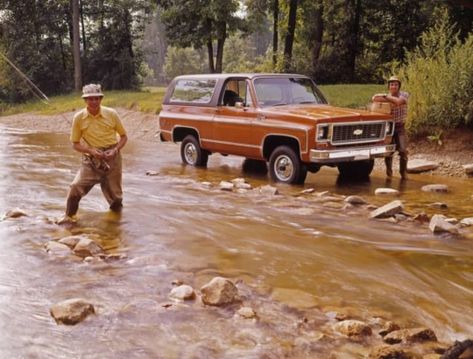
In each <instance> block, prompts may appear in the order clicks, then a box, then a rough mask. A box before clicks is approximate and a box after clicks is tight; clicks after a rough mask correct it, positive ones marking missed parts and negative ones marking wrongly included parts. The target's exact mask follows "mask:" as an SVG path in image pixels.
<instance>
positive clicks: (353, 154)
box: [310, 145, 396, 163]
mask: <svg viewBox="0 0 473 359" xmlns="http://www.w3.org/2000/svg"><path fill="white" fill-rule="evenodd" d="M395 150H396V145H382V146H369V147H352V148H349V149H348V148H345V149H340V150H310V162H314V163H336V162H345V161H361V160H369V159H371V158H375V157H386V156H389V155H391V154H392V153H394V151H395Z"/></svg>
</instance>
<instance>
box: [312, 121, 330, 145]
mask: <svg viewBox="0 0 473 359" xmlns="http://www.w3.org/2000/svg"><path fill="white" fill-rule="evenodd" d="M328 128H329V127H328V125H317V133H316V135H315V138H316V140H317V141H328Z"/></svg>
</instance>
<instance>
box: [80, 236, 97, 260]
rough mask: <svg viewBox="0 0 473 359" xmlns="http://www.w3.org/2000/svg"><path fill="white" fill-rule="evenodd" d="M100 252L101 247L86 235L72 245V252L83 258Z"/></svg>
mask: <svg viewBox="0 0 473 359" xmlns="http://www.w3.org/2000/svg"><path fill="white" fill-rule="evenodd" d="M101 253H103V249H102V247H100V246H99V245H98V244H97V243H95V242H94V241H93V240H92V239H90V238H87V237H82V238H81V239H80V240H79V242H78V243H77V244H76V246H75V247H74V254H76V255H78V256H79V257H83V258H85V257H93V256H96V255H99V254H101Z"/></svg>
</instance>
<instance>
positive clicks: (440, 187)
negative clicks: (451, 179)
mask: <svg viewBox="0 0 473 359" xmlns="http://www.w3.org/2000/svg"><path fill="white" fill-rule="evenodd" d="M421 190H422V191H424V192H439V193H447V192H448V186H447V185H446V184H428V185H425V186H422V188H421Z"/></svg>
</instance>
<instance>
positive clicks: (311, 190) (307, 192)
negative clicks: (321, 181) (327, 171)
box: [300, 188, 315, 194]
mask: <svg viewBox="0 0 473 359" xmlns="http://www.w3.org/2000/svg"><path fill="white" fill-rule="evenodd" d="M314 192H315V188H307V189H305V190H303V191H301V192H300V194H310V193H314Z"/></svg>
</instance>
